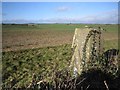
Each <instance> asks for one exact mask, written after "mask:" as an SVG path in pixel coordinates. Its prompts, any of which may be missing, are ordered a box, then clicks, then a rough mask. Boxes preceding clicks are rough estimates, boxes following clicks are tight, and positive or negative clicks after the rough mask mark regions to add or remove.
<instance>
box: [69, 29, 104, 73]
mask: <svg viewBox="0 0 120 90" xmlns="http://www.w3.org/2000/svg"><path fill="white" fill-rule="evenodd" d="M92 30H93V29H91V28H84V29H80V28H76V29H75V34H74V36H73V42H72V47H71V48H72V49H73V50H74V51H73V56H72V61H71V65H70V67H72V69H73V70H74V73H78V74H81V72H82V70H83V65H86V63H90V62H91V61H90V60H91V59H90V58H91V56H93V55H92V45H93V43H94V44H95V47H94V48H95V50H96V52H95V55H96V57H97V56H98V53H100V52H102V48H103V47H100V46H102V45H99V44H101V41H100V40H102V39H101V38H102V36H101V37H100V38H99V35H98V34H96V35H95V42H94V41H93V38H94V36H93V35H91V36H90V37H88V35H90V32H91V31H92ZM87 39H88V40H87ZM86 40H87V41H86ZM99 42H100V43H99ZM85 45H86V47H85ZM83 49H85V51H84V50H83ZM83 54H84V55H85V57H86V58H85V60H84V61H83V59H84V56H83Z"/></svg>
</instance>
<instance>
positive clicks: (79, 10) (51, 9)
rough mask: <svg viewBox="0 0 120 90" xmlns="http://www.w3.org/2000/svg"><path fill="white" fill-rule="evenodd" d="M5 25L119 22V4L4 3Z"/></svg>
mask: <svg viewBox="0 0 120 90" xmlns="http://www.w3.org/2000/svg"><path fill="white" fill-rule="evenodd" d="M2 16H3V23H100V24H106V23H109V24H114V23H117V22H118V3H117V2H16V3H15V2H3V3H2Z"/></svg>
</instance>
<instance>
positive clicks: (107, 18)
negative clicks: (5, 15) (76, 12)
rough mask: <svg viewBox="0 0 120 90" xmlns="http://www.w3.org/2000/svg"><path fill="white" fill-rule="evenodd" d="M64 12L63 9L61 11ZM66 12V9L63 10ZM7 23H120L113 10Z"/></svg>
mask: <svg viewBox="0 0 120 90" xmlns="http://www.w3.org/2000/svg"><path fill="white" fill-rule="evenodd" d="M61 10H62V9H61ZM63 10H64V8H63ZM3 22H6V23H96V24H107V23H108V24H116V23H118V11H117V10H111V11H108V12H101V13H98V14H93V15H86V16H84V17H69V16H68V17H63V18H57V17H56V18H55V17H54V18H42V19H39V20H25V19H12V20H3Z"/></svg>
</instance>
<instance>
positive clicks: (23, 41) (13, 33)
mask: <svg viewBox="0 0 120 90" xmlns="http://www.w3.org/2000/svg"><path fill="white" fill-rule="evenodd" d="M84 26H85V25H84V24H40V25H34V26H32V25H29V26H28V25H3V26H2V28H3V38H2V39H3V42H2V43H3V51H14V50H21V49H32V48H39V47H46V46H59V45H63V44H71V43H72V38H73V35H74V30H75V28H84ZM88 26H91V27H97V26H101V27H102V28H104V29H106V30H107V31H106V32H105V35H104V36H105V39H106V40H107V42H108V41H111V40H112V41H116V40H117V38H118V36H117V25H88Z"/></svg>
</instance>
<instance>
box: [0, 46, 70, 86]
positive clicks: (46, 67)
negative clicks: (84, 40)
mask: <svg viewBox="0 0 120 90" xmlns="http://www.w3.org/2000/svg"><path fill="white" fill-rule="evenodd" d="M70 46H71V45H62V46H58V47H46V48H38V49H29V50H23V51H17V52H3V60H2V63H3V74H2V75H3V87H11V86H13V87H27V86H28V85H29V84H30V82H31V80H32V76H33V74H35V75H36V76H37V77H38V79H37V81H39V80H40V78H39V77H41V76H42V75H43V76H46V77H47V76H48V77H49V76H51V74H52V72H51V71H52V70H62V69H63V68H65V67H68V66H69V61H70V60H71V56H72V53H71V48H70ZM12 84H13V85H12Z"/></svg>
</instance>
